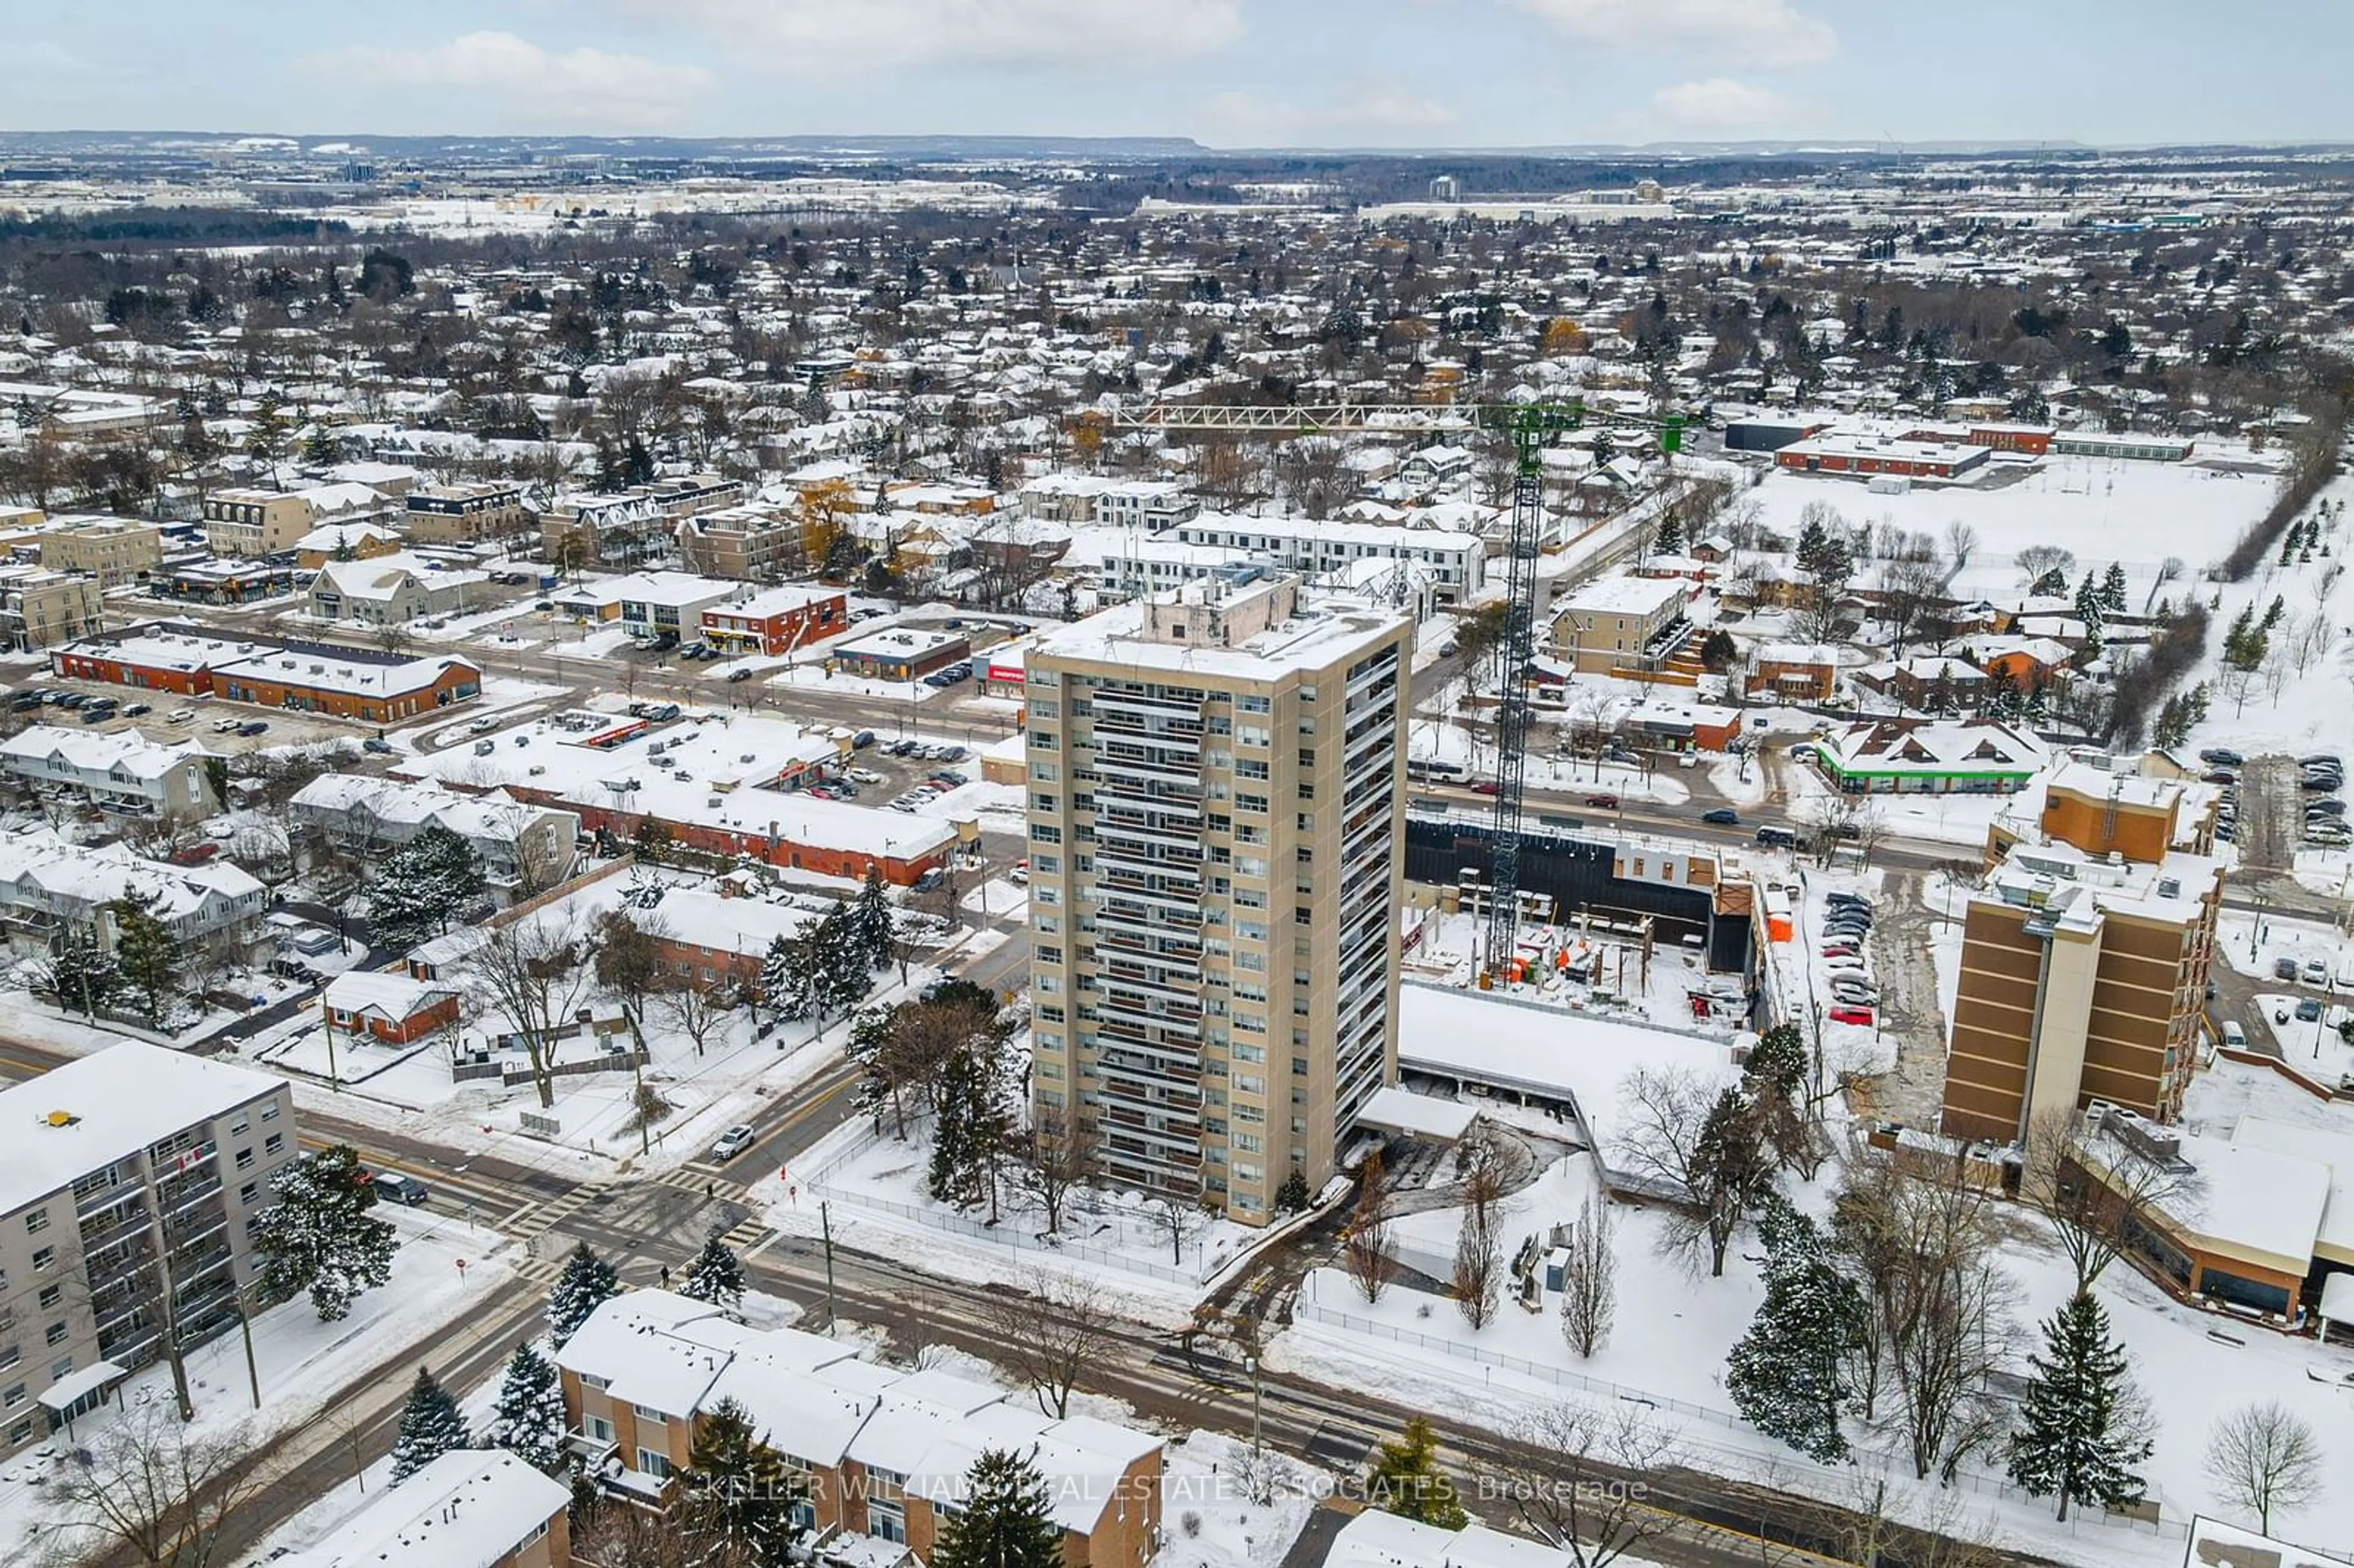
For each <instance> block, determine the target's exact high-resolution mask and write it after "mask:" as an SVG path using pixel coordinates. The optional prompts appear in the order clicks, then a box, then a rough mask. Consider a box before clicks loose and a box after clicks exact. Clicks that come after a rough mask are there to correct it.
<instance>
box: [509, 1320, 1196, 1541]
mask: <svg viewBox="0 0 2354 1568" xmlns="http://www.w3.org/2000/svg"><path fill="white" fill-rule="evenodd" d="M556 1361H557V1367H558V1369H559V1370H560V1372H561V1374H562V1378H563V1386H564V1405H565V1412H566V1414H567V1418H568V1419H569V1422H570V1425H571V1428H572V1430H571V1436H570V1438H569V1444H570V1446H571V1447H572V1449H573V1451H574V1452H575V1453H576V1454H578V1456H579V1457H581V1458H582V1459H584V1460H585V1461H586V1462H587V1465H588V1472H589V1474H591V1475H593V1476H598V1477H600V1478H603V1481H604V1484H605V1485H606V1487H607V1488H608V1489H610V1490H612V1491H615V1492H617V1493H619V1494H620V1495H621V1496H623V1497H625V1498H630V1499H635V1500H639V1501H642V1502H644V1503H647V1504H650V1505H655V1506H662V1505H665V1504H667V1503H668V1502H669V1501H670V1500H671V1499H672V1498H673V1493H674V1487H673V1480H674V1478H676V1476H677V1474H678V1472H679V1471H680V1470H681V1469H683V1468H684V1467H685V1465H686V1462H687V1456H688V1453H689V1451H690V1448H691V1446H692V1445H693V1443H694V1439H695V1429H696V1425H697V1423H698V1422H699V1421H700V1420H701V1419H702V1418H703V1417H704V1416H705V1415H706V1414H708V1413H709V1412H710V1410H711V1409H712V1408H713V1407H714V1406H715V1405H716V1404H718V1403H719V1402H720V1401H721V1400H723V1399H728V1400H734V1401H735V1402H736V1403H737V1404H741V1405H742V1406H743V1407H744V1408H745V1409H746V1410H747V1411H748V1412H749V1413H750V1415H751V1420H752V1425H753V1426H754V1428H755V1429H756V1430H757V1431H758V1433H759V1435H760V1437H761V1440H762V1441H764V1442H766V1443H767V1444H768V1445H769V1446H771V1447H773V1448H775V1449H776V1450H777V1451H778V1452H779V1453H780V1454H781V1455H782V1456H783V1457H784V1461H785V1465H786V1467H788V1468H789V1469H790V1470H791V1471H793V1472H794V1473H795V1474H796V1475H797V1476H798V1477H799V1478H801V1481H802V1483H803V1484H804V1485H805V1486H806V1488H807V1489H808V1500H807V1501H806V1502H805V1503H804V1504H803V1505H802V1514H801V1517H802V1521H803V1522H804V1524H806V1525H808V1526H810V1527H811V1528H814V1529H815V1530H816V1531H818V1532H819V1536H820V1540H819V1543H818V1549H819V1551H820V1552H823V1551H824V1550H825V1549H826V1547H827V1545H828V1544H829V1543H830V1542H843V1543H844V1544H847V1543H848V1542H850V1541H853V1540H855V1539H856V1538H860V1537H873V1538H875V1540H877V1541H879V1542H886V1543H888V1544H889V1546H896V1547H904V1548H905V1549H907V1551H909V1552H914V1553H915V1554H916V1556H917V1558H918V1559H928V1558H929V1557H930V1555H931V1553H932V1552H933V1549H934V1542H935V1538H936V1535H937V1531H938V1522H939V1518H940V1515H941V1513H942V1511H943V1510H947V1509H949V1508H952V1507H953V1506H954V1505H955V1502H956V1500H957V1499H958V1498H959V1497H960V1495H961V1492H962V1489H963V1486H964V1482H965V1478H966V1476H967V1475H968V1473H969V1472H970V1469H971V1467H972V1464H973V1461H974V1460H975V1459H977V1458H978V1457H980V1456H981V1452H982V1451H983V1450H984V1449H991V1448H994V1449H1011V1450H1014V1451H1017V1452H1020V1453H1022V1454H1023V1456H1025V1457H1027V1458H1028V1459H1029V1461H1030V1462H1031V1463H1032V1464H1033V1465H1034V1466H1035V1467H1037V1469H1038V1470H1039V1472H1040V1473H1041V1474H1042V1475H1043V1476H1044V1478H1045V1482H1046V1492H1047V1496H1048V1497H1049V1499H1051V1501H1052V1510H1053V1517H1054V1520H1055V1523H1056V1524H1057V1525H1058V1526H1059V1527H1060V1528H1061V1530H1062V1532H1063V1560H1064V1561H1065V1562H1066V1563H1071V1564H1076V1565H1081V1568H1143V1565H1144V1564H1145V1563H1148V1562H1149V1561H1150V1559H1151V1557H1152V1555H1153V1552H1154V1551H1155V1549H1156V1546H1157V1542H1158V1535H1159V1531H1160V1526H1161V1438H1160V1437H1158V1436H1154V1435H1153V1434H1150V1433H1148V1432H1141V1431H1138V1430H1136V1429H1134V1428H1131V1427H1127V1426H1120V1425H1114V1424H1113V1423H1111V1422H1108V1421H1103V1420H1098V1419H1097V1418H1095V1417H1091V1416H1071V1417H1068V1418H1066V1419H1060V1420H1058V1419H1055V1418H1054V1417H1052V1416H1049V1415H1044V1414H1041V1413H1040V1411H1039V1409H1038V1406H1037V1404H1035V1403H1034V1401H1032V1400H1031V1399H1030V1398H1029V1397H1028V1396H1027V1395H1026V1394H1023V1395H1012V1394H1008V1393H1005V1392H1004V1391H1002V1390H1000V1389H997V1388H992V1387H991V1386H989V1385H987V1384H985V1383H974V1382H971V1381H970V1380H968V1379H965V1378H963V1377H960V1376H959V1375H957V1374H955V1373H953V1372H948V1371H945V1370H938V1369H935V1370H932V1371H927V1372H901V1371H897V1370H896V1369H893V1368H889V1367H884V1366H878V1365H876V1364H875V1363H874V1362H872V1361H863V1360H861V1359H859V1357H858V1348H857V1347H856V1346H855V1345H854V1344H850V1343H846V1342H844V1341H843V1340H834V1339H829V1338H826V1337H824V1336H822V1335H817V1334H810V1333H804V1332H802V1331H801V1330H796V1329H754V1328H751V1327H749V1326H748V1325H747V1324H745V1323H742V1322H740V1321H738V1320H737V1319H734V1318H732V1317H730V1316H728V1315H727V1314H726V1313H725V1312H721V1311H716V1310H714V1309H713V1308H712V1307H711V1306H710V1305H709V1304H708V1303H706V1302H702V1301H695V1300H690V1299H688V1298H685V1297H683V1296H677V1295H673V1293H671V1292H669V1291H667V1290H633V1291H631V1292H629V1293H628V1294H626V1295H622V1296H617V1297H614V1298H611V1299H610V1300H608V1301H606V1302H605V1303H604V1304H603V1305H601V1306H599V1308H597V1310H596V1311H595V1312H594V1313H593V1314H591V1315H590V1317H589V1319H588V1321H587V1322H586V1323H584V1324H583V1325H582V1326H581V1327H580V1329H579V1330H578V1331H577V1332H576V1333H574V1335H573V1336H572V1338H570V1339H569V1340H566V1341H565V1343H564V1346H563V1348H562V1349H561V1350H559V1351H557V1353H556ZM885 1550H886V1551H887V1547H886V1548H885Z"/></svg>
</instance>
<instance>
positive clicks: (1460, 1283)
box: [1448, 1203, 1504, 1331]
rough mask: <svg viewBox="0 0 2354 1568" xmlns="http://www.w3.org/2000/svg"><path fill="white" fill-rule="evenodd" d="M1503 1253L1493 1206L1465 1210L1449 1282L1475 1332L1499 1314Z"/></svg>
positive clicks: (1482, 1205) (1479, 1204) (1487, 1205)
mask: <svg viewBox="0 0 2354 1568" xmlns="http://www.w3.org/2000/svg"><path fill="white" fill-rule="evenodd" d="M1503 1254H1504V1249H1503V1244H1502V1243H1501V1242H1500V1240H1499V1239H1498V1237H1497V1235H1496V1225H1495V1211H1494V1208H1493V1205H1491V1204H1489V1203H1474V1204H1472V1205H1471V1206H1470V1207H1469V1208H1467V1209H1465V1210H1464V1211H1463V1225H1462V1228H1461V1229H1460V1230H1459V1231H1458V1232H1457V1233H1456V1236H1455V1273H1454V1276H1453V1277H1452V1279H1451V1280H1450V1281H1449V1282H1448V1283H1449V1284H1450V1285H1451V1286H1452V1287H1453V1289H1454V1292H1455V1304H1456V1306H1457V1307H1458V1308H1460V1309H1461V1310H1462V1313H1463V1320H1464V1321H1465V1322H1467V1323H1469V1324H1470V1325H1471V1327H1472V1329H1473V1330H1475V1331H1477V1330H1480V1329H1484V1328H1486V1327H1487V1326H1488V1321H1489V1319H1491V1318H1493V1317H1495V1315H1496V1304H1497V1301H1498V1299H1499V1298H1500V1295H1501V1294H1502V1288H1501V1287H1502V1282H1503V1273H1504V1255H1503Z"/></svg>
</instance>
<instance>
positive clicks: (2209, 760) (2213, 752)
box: [2199, 746, 2247, 768]
mask: <svg viewBox="0 0 2354 1568" xmlns="http://www.w3.org/2000/svg"><path fill="white" fill-rule="evenodd" d="M2199 760H2200V761H2201V762H2204V763H2206V764H2208V765H2209V766H2210V767H2214V768H2237V767H2239V766H2240V765H2241V764H2242V763H2243V762H2245V761H2246V760H2247V758H2243V757H2242V756H2241V755H2240V754H2239V753H2238V752H2236V751H2233V750H2231V749H2230V748H2228V747H2221V746H2211V747H2208V748H2207V749H2206V750H2204V751H2202V752H2200V754H2199Z"/></svg>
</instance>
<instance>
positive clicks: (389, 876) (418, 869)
mask: <svg viewBox="0 0 2354 1568" xmlns="http://www.w3.org/2000/svg"><path fill="white" fill-rule="evenodd" d="M485 885H486V884H485V882H484V880H483V876H482V861H481V859H480V858H479V857H478V856H477V855H476V854H475V853H474V849H473V846H472V844H469V843H468V842H466V841H465V840H464V839H462V838H461V837H459V836H458V835H457V834H456V833H453V832H451V831H450V830H449V829H447V828H445V827H442V826H441V825H440V823H438V822H436V823H432V824H429V825H428V826H427V827H426V829H425V830H424V831H423V832H420V833H419V834H418V835H417V836H416V837H415V838H413V839H411V840H409V841H408V842H407V843H405V844H402V845H401V846H400V847H399V848H398V849H396V850H394V851H393V852H392V853H389V854H387V855H386V856H385V857H384V860H383V862H382V863H381V864H380V866H379V867H378V869H377V872H376V879H375V880H374V881H373V882H371V883H370V884H369V885H368V926H369V929H370V930H371V931H372V932H373V934H374V935H375V937H376V939H377V940H378V941H380V942H385V943H387V944H389V945H391V946H394V947H402V948H405V947H408V946H411V945H413V944H415V943H417V942H420V941H423V940H424V939H426V938H429V937H438V936H440V934H441V933H443V932H444V931H447V930H448V929H449V928H450V922H451V920H453V919H455V918H457V916H459V915H460V914H461V913H462V912H463V911H464V910H465V908H466V906H468V905H470V904H472V902H473V901H474V900H475V899H477V898H479V897H481V896H482V890H483V888H484V886H485Z"/></svg>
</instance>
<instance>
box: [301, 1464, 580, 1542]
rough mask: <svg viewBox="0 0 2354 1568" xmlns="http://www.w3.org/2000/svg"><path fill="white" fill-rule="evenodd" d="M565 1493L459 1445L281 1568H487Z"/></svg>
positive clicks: (568, 1493) (550, 1515) (535, 1473)
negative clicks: (453, 1450) (323, 1540)
mask: <svg viewBox="0 0 2354 1568" xmlns="http://www.w3.org/2000/svg"><path fill="white" fill-rule="evenodd" d="M571 1501H572V1489H571V1488H569V1487H567V1486H566V1485H565V1484H564V1483H563V1482H561V1481H558V1480H556V1479H554V1478H551V1477H549V1476H547V1475H546V1474H545V1473H544V1472H542V1471H539V1470H536V1469H534V1468H533V1467H531V1466H529V1465H527V1464H525V1462H524V1461H523V1460H521V1459H519V1458H517V1457H515V1456H514V1455H513V1454H510V1453H508V1452H506V1451H505V1450H504V1449H500V1448H461V1449H458V1450H456V1451H455V1452H452V1453H448V1454H444V1455H442V1456H441V1457H439V1458H437V1459H433V1460H431V1461H429V1462H428V1463H427V1464H426V1465H425V1466H423V1467H421V1468H419V1470H418V1471H417V1472H416V1473H415V1474H413V1475H411V1476H410V1477H409V1478H408V1479H407V1480H405V1481H403V1482H401V1483H400V1485H399V1486H398V1487H394V1488H390V1489H384V1490H380V1491H378V1492H376V1494H375V1496H374V1497H373V1498H372V1499H370V1500H369V1501H368V1502H367V1504H366V1506H365V1507H363V1508H362V1509H361V1510H360V1511H359V1512H358V1513H356V1514H355V1515H353V1516H352V1517H351V1518H350V1519H347V1520H344V1522H343V1523H342V1524H340V1525H338V1526H337V1527H336V1529H335V1531H334V1534H333V1535H331V1536H329V1537H328V1538H327V1540H326V1541H325V1542H322V1543H321V1544H320V1545H317V1546H314V1547H313V1548H311V1549H310V1550H309V1551H306V1552H295V1553H294V1554H293V1555H292V1556H290V1557H282V1558H280V1559H279V1563H280V1564H281V1568H491V1565H492V1564H493V1563H497V1562H499V1561H500V1560H501V1559H502V1558H504V1557H505V1556H507V1555H508V1554H509V1553H511V1552H514V1550H515V1548H516V1547H517V1546H519V1545H521V1544H523V1543H524V1542H526V1541H528V1540H530V1539H532V1538H533V1537H534V1536H535V1534H536V1533H537V1532H538V1531H542V1530H544V1529H546V1526H547V1525H548V1523H549V1521H551V1520H554V1519H555V1518H556V1517H557V1515H558V1514H560V1513H562V1512H563V1511H564V1510H565V1509H566V1508H567V1507H569V1506H570V1504H571Z"/></svg>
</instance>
